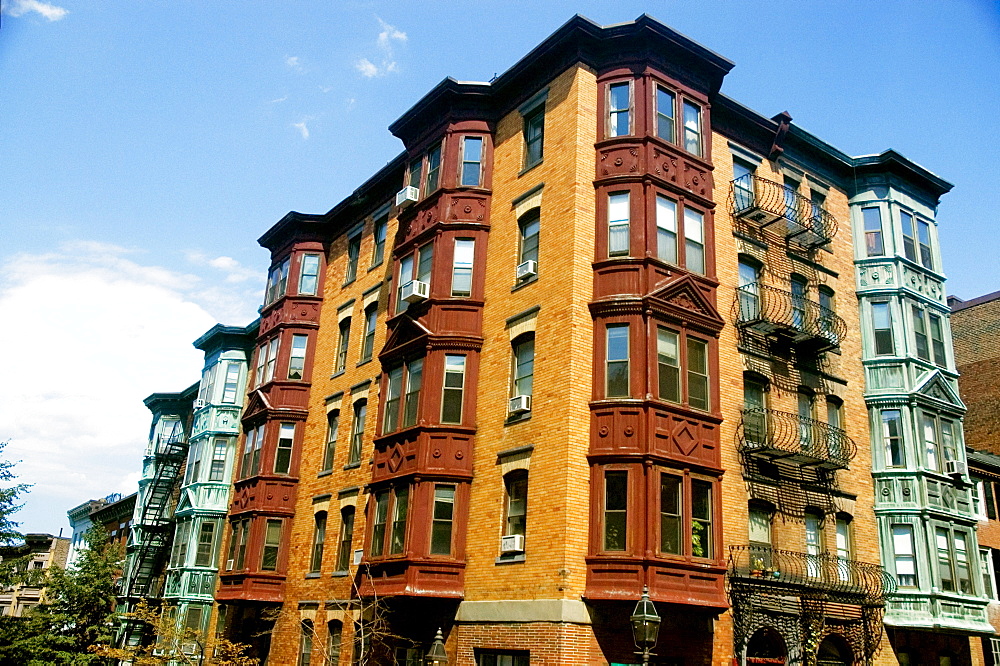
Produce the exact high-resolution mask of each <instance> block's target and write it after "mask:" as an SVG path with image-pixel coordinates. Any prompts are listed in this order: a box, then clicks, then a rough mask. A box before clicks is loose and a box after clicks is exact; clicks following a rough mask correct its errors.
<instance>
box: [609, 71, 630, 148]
mask: <svg viewBox="0 0 1000 666" xmlns="http://www.w3.org/2000/svg"><path fill="white" fill-rule="evenodd" d="M631 88H632V86H631V84H629V83H615V84H612V85H611V86H609V87H608V101H609V104H608V115H609V117H608V136H627V135H628V134H629V130H630V125H631V113H630V106H631V104H630V101H631V100H630V97H631V94H630V93H631Z"/></svg>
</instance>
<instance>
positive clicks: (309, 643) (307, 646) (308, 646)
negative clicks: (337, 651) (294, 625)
mask: <svg viewBox="0 0 1000 666" xmlns="http://www.w3.org/2000/svg"><path fill="white" fill-rule="evenodd" d="M299 634H300V635H299V661H298V666H309V664H310V662H311V661H312V650H313V623H312V621H311V620H302V622H301V625H300V627H299Z"/></svg>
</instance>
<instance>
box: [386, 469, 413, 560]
mask: <svg viewBox="0 0 1000 666" xmlns="http://www.w3.org/2000/svg"><path fill="white" fill-rule="evenodd" d="M408 504H409V489H408V488H406V487H405V486H404V487H402V488H396V501H395V503H394V504H393V507H392V535H391V537H390V539H389V554H390V555H398V554H399V553H402V552H403V544H404V542H405V541H406V514H407V509H408V508H409V507H408Z"/></svg>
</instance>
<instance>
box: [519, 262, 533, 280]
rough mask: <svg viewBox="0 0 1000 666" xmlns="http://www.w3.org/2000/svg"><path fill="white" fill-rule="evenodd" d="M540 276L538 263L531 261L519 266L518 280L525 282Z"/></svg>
mask: <svg viewBox="0 0 1000 666" xmlns="http://www.w3.org/2000/svg"><path fill="white" fill-rule="evenodd" d="M536 275H538V262H537V261H532V260H531V259H529V260H527V261H525V262H524V263H522V264H518V265H517V279H518V280H525V279H527V278H530V277H534V276H536Z"/></svg>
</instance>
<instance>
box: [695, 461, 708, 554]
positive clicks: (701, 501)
mask: <svg viewBox="0 0 1000 666" xmlns="http://www.w3.org/2000/svg"><path fill="white" fill-rule="evenodd" d="M691 554H692V555H693V556H694V557H712V484H711V483H709V482H708V481H698V480H695V481H692V482H691Z"/></svg>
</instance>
